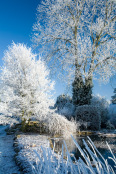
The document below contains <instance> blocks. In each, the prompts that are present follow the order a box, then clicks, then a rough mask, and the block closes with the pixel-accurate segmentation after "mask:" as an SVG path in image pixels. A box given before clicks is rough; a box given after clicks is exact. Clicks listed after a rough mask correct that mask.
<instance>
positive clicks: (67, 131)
mask: <svg viewBox="0 0 116 174" xmlns="http://www.w3.org/2000/svg"><path fill="white" fill-rule="evenodd" d="M47 119H48V121H47V122H48V125H49V131H50V132H51V133H52V134H61V135H63V137H65V138H68V137H70V136H71V134H74V133H76V130H77V124H76V122H74V121H68V120H67V119H66V117H64V116H62V115H59V114H57V113H50V115H49V116H48V117H47Z"/></svg>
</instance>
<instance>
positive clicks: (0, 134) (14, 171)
mask: <svg viewBox="0 0 116 174" xmlns="http://www.w3.org/2000/svg"><path fill="white" fill-rule="evenodd" d="M6 127H7V126H0V174H20V172H19V168H18V166H16V164H15V161H14V155H15V152H14V148H13V141H14V140H13V136H12V135H6V132H5V129H6Z"/></svg>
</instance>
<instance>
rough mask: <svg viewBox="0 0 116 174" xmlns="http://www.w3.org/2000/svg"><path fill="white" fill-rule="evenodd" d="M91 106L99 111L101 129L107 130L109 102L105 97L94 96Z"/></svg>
mask: <svg viewBox="0 0 116 174" xmlns="http://www.w3.org/2000/svg"><path fill="white" fill-rule="evenodd" d="M91 106H96V107H98V109H99V112H100V115H101V127H102V128H106V123H107V121H108V117H109V111H108V108H109V102H108V100H106V99H105V98H104V97H101V96H100V95H97V96H93V97H92V99H91Z"/></svg>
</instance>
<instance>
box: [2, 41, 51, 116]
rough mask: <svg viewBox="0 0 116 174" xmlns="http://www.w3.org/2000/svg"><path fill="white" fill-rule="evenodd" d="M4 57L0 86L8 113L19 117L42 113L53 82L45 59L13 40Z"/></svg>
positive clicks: (46, 108)
mask: <svg viewBox="0 0 116 174" xmlns="http://www.w3.org/2000/svg"><path fill="white" fill-rule="evenodd" d="M3 60H4V66H3V67H2V73H1V89H0V90H1V92H2V98H3V100H4V102H5V103H6V104H7V112H8V114H10V113H11V115H14V116H19V117H20V118H21V119H23V118H25V119H29V118H30V116H37V117H39V118H41V117H43V116H45V115H46V113H47V111H48V108H49V105H50V102H51V100H50V98H51V90H53V86H54V83H53V82H51V80H50V79H49V70H48V69H47V67H46V66H45V63H44V62H43V61H42V60H41V59H40V58H39V60H38V59H37V56H36V55H35V54H33V53H32V51H31V48H27V47H26V46H25V45H23V44H15V43H13V44H12V45H11V46H10V47H8V50H7V51H6V52H5V54H4V58H3Z"/></svg>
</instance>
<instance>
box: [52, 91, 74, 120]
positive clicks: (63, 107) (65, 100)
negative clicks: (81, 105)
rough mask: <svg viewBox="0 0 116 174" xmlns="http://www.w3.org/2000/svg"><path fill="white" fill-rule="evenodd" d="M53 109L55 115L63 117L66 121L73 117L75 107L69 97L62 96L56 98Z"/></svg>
mask: <svg viewBox="0 0 116 174" xmlns="http://www.w3.org/2000/svg"><path fill="white" fill-rule="evenodd" d="M54 107H55V108H56V109H57V110H56V112H57V113H59V114H61V115H64V116H65V117H66V118H67V119H68V120H71V118H72V117H74V110H75V106H74V105H73V103H72V99H71V97H70V96H68V95H64V94H63V95H60V96H58V97H57V100H56V103H55V105H54Z"/></svg>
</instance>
